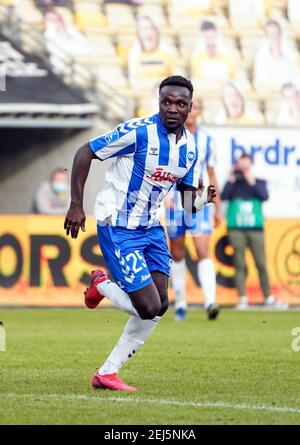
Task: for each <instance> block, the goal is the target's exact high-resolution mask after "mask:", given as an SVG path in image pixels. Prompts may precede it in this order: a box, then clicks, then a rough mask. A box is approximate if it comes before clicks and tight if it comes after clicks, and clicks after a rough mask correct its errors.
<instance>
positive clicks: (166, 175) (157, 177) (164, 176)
mask: <svg viewBox="0 0 300 445" xmlns="http://www.w3.org/2000/svg"><path fill="white" fill-rule="evenodd" d="M149 177H150V178H151V179H153V181H156V182H162V181H171V182H176V181H177V179H178V176H173V175H172V174H171V173H170V172H166V171H165V170H164V169H163V168H162V167H156V170H155V173H153V174H152V175H151V176H149Z"/></svg>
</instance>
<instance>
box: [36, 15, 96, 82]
mask: <svg viewBox="0 0 300 445" xmlns="http://www.w3.org/2000/svg"><path fill="white" fill-rule="evenodd" d="M44 17H45V32H44V38H45V45H46V48H47V51H48V53H49V58H50V61H51V64H52V67H53V70H54V71H55V73H57V74H60V73H62V72H63V71H64V64H65V60H66V59H67V58H68V56H71V57H77V58H78V57H81V56H83V57H90V56H91V55H92V48H91V46H90V44H89V41H88V40H87V38H86V37H85V36H84V35H83V34H81V33H80V32H79V31H78V30H77V29H76V28H75V26H74V24H73V23H72V21H71V20H66V18H65V17H64V16H62V15H61V14H60V12H59V10H58V9H57V8H53V7H50V8H46V9H45V10H44Z"/></svg>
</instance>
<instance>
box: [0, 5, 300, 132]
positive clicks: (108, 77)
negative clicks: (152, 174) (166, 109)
mask: <svg viewBox="0 0 300 445" xmlns="http://www.w3.org/2000/svg"><path fill="white" fill-rule="evenodd" d="M298 3H299V2H297V0H243V1H242V2H241V1H238V0H190V1H189V2H186V1H183V0H144V1H143V0H131V1H130V0H127V1H121V0H120V1H116V0H114V1H113V0H111V1H109V0H106V1H105V0H73V1H71V0H35V1H34V0H22V1H20V0H1V1H0V31H1V33H2V34H3V35H4V36H5V37H6V38H7V39H9V40H11V41H12V42H13V43H14V44H15V45H18V46H19V48H21V49H22V50H23V51H24V52H26V53H28V54H32V55H35V56H38V57H39V58H40V59H41V60H43V62H44V63H48V66H51V68H52V71H53V73H54V74H56V75H57V76H59V77H60V78H61V80H62V81H63V82H64V83H65V84H67V85H70V86H71V87H73V88H74V87H75V88H78V89H79V91H80V92H83V94H84V95H85V97H86V98H87V99H88V100H89V101H93V102H94V103H96V104H97V105H98V106H100V113H101V115H102V116H103V117H104V118H106V119H107V120H115V121H120V120H122V119H126V118H130V117H131V116H132V115H134V114H135V113H138V115H140V116H143V115H145V113H148V112H151V110H153V92H154V91H155V89H156V87H157V83H158V81H159V79H161V78H162V77H164V76H166V75H168V74H170V73H173V72H176V73H179V74H183V75H187V76H189V77H191V78H192V80H193V82H194V85H195V88H196V96H197V97H199V98H200V100H201V106H202V112H203V114H202V118H203V119H204V121H205V123H220V122H221V121H222V120H223V122H225V121H226V119H225V117H224V116H225V115H226V113H225V114H224V91H225V90H224V88H225V89H226V85H227V84H228V82H234V85H235V88H237V91H239V92H240V94H241V96H242V97H243V101H244V103H245V112H246V110H247V112H246V114H247V116H248V117H247V118H245V115H244V117H243V119H240V120H239V124H240V125H252V124H253V123H255V124H256V125H266V124H267V125H272V124H277V125H279V123H280V122H288V119H285V120H281V119H279V120H278V119H277V118H276V116H278V115H279V112H280V110H279V109H278V108H277V107H281V106H282V100H283V99H282V97H281V94H282V87H283V85H284V84H286V83H289V84H293V85H294V88H295V90H297V89H299V85H300V57H299V40H300V32H299V29H300V27H299V22H300V12H299V5H298ZM25 12H26V13H25ZM233 88H234V87H233V86H232V85H231V89H232V91H233ZM229 90H230V88H229ZM227 91H228V85H227ZM222 109H223V112H222ZM222 113H223V118H221V117H220V116H222ZM250 115H251V118H249V116H250ZM217 116H219V117H218V118H217ZM236 123H238V122H236ZM286 125H287V124H286ZM291 125H293V123H291Z"/></svg>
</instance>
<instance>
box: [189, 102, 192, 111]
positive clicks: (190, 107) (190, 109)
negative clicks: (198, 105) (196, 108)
mask: <svg viewBox="0 0 300 445" xmlns="http://www.w3.org/2000/svg"><path fill="white" fill-rule="evenodd" d="M192 108H193V101H191V103H190V106H189V113H190V112H191V111H192Z"/></svg>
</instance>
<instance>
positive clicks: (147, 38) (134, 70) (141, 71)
mask: <svg viewBox="0 0 300 445" xmlns="http://www.w3.org/2000/svg"><path fill="white" fill-rule="evenodd" d="M137 29H138V33H137V40H136V42H135V44H134V45H133V47H132V49H131V50H130V52H129V55H128V75H129V81H130V83H131V85H132V87H133V88H135V89H142V88H153V87H154V86H155V85H156V83H157V82H158V81H159V80H160V79H162V78H164V77H167V76H169V75H171V74H172V71H173V67H174V65H175V54H174V52H173V49H172V48H169V47H168V46H167V45H164V44H163V43H161V37H160V32H159V29H158V27H157V26H156V24H155V23H154V21H153V20H152V19H151V18H150V17H148V16H144V15H140V16H139V17H138V20H137Z"/></svg>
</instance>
